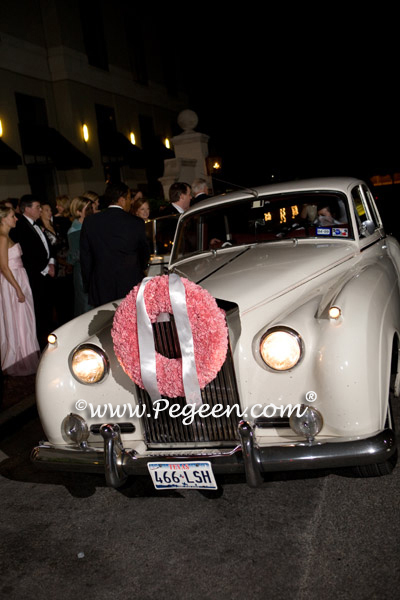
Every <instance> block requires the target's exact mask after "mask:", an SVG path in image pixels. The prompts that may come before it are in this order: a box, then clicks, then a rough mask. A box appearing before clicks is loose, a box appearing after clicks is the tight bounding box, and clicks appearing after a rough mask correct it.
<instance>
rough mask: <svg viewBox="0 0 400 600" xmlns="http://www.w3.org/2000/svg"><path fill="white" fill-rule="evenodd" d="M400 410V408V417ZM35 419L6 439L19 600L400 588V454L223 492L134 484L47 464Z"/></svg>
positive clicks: (7, 584) (14, 589)
mask: <svg viewBox="0 0 400 600" xmlns="http://www.w3.org/2000/svg"><path fill="white" fill-rule="evenodd" d="M397 422H398V417H397ZM41 437H43V433H42V431H41V427H40V424H39V421H38V420H37V419H31V420H29V421H28V422H26V423H25V424H24V425H22V426H21V427H20V428H19V429H18V430H17V431H15V432H14V434H13V435H11V436H9V437H7V438H5V439H3V440H2V441H1V442H0V452H1V454H0V456H1V463H0V496H1V507H2V511H1V517H2V519H1V523H2V525H1V550H0V552H1V554H0V557H1V567H2V568H1V575H0V594H1V596H2V597H4V598H7V599H8V600H14V599H15V600H25V599H26V600H28V599H29V600H36V599H37V600H39V598H42V597H43V596H46V597H48V598H51V599H52V600H69V599H71V600H72V599H76V598H78V597H86V598H88V599H89V600H91V599H92V598H93V599H94V598H98V599H100V600H101V599H103V598H110V597H113V598H116V599H119V598H126V599H128V598H129V599H131V598H140V599H141V600H147V599H149V600H150V599H151V600H152V599H164V598H165V599H167V598H168V599H170V598H174V599H182V600H191V599H196V600H197V599H199V600H200V599H202V600H203V599H222V600H225V599H226V600H228V599H239V598H261V597H262V598H271V599H272V598H273V599H274V600H280V599H282V600H283V599H285V600H287V599H290V600H302V599H306V598H307V599H310V600H312V599H314V598H315V599H317V598H318V599H320V598H324V599H328V600H329V599H337V598H341V599H347V598H349V599H350V598H351V599H352V600H355V599H366V598H379V599H380V600H385V599H390V598H393V597H396V596H397V595H398V589H399V585H400V563H399V556H400V541H399V540H400V520H399V518H398V506H399V501H398V498H399V496H400V467H397V468H396V469H395V471H394V473H393V475H391V476H388V477H383V478H379V479H355V478H353V477H350V476H349V474H348V473H345V472H340V473H339V472H337V473H332V472H331V473H323V472H316V473H310V472H309V473H297V474H286V475H285V474H283V475H282V474H280V475H279V474H277V475H274V476H273V477H272V478H271V479H270V480H269V481H267V482H266V483H265V484H264V485H263V486H262V487H261V488H259V489H256V490H254V489H250V488H248V487H247V486H246V485H245V484H244V483H243V479H242V478H241V477H226V478H220V479H219V483H220V489H219V491H218V492H216V493H215V494H210V495H206V494H202V493H199V492H197V491H184V492H177V491H170V492H156V491H155V490H154V489H153V488H152V484H151V483H150V481H149V480H147V479H144V478H139V479H136V480H133V481H131V482H129V484H128V485H127V486H126V487H125V488H124V489H122V490H119V491H116V490H113V489H109V488H107V487H105V484H104V480H103V478H102V477H100V476H84V475H78V474H60V473H40V472H36V471H34V470H33V468H32V466H31V464H30V462H29V452H30V449H31V447H32V446H33V445H34V444H35V443H36V442H37V441H38V440H39V439H40V438H41Z"/></svg>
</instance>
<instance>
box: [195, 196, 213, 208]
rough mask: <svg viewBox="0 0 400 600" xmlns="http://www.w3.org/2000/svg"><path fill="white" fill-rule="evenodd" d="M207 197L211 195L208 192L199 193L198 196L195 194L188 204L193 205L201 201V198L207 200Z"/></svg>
mask: <svg viewBox="0 0 400 600" xmlns="http://www.w3.org/2000/svg"><path fill="white" fill-rule="evenodd" d="M207 198H211V196H209V195H208V194H199V195H198V196H196V198H192V201H191V203H190V206H194V205H195V204H197V203H198V202H201V201H202V200H207Z"/></svg>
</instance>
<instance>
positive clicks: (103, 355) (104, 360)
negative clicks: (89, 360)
mask: <svg viewBox="0 0 400 600" xmlns="http://www.w3.org/2000/svg"><path fill="white" fill-rule="evenodd" d="M84 350H91V351H92V352H95V353H96V354H97V355H98V356H99V357H100V358H101V361H102V365H103V373H102V375H101V377H100V378H99V379H98V380H97V381H84V380H83V379H81V378H80V377H79V376H78V375H77V374H76V373H75V371H74V367H73V361H74V357H75V356H76V354H77V353H78V352H82V351H84ZM68 363H69V369H70V371H71V373H72V376H73V377H74V379H76V381H78V382H79V383H81V384H82V385H95V384H98V383H102V382H103V381H104V380H105V378H106V377H107V375H108V373H109V371H110V362H109V360H108V357H107V354H106V353H105V352H104V350H103V349H102V348H100V346H96V344H90V343H84V344H79V345H78V346H76V347H75V348H74V349H73V350H72V352H71V354H70V355H69V359H68Z"/></svg>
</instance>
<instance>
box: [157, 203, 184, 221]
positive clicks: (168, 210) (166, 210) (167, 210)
mask: <svg viewBox="0 0 400 600" xmlns="http://www.w3.org/2000/svg"><path fill="white" fill-rule="evenodd" d="M180 214H181V213H180V212H179V210H177V209H176V208H175V206H174V205H173V204H172V202H170V203H169V204H167V206H163V207H162V208H160V210H159V213H158V215H157V217H166V216H167V215H178V216H179V215H180Z"/></svg>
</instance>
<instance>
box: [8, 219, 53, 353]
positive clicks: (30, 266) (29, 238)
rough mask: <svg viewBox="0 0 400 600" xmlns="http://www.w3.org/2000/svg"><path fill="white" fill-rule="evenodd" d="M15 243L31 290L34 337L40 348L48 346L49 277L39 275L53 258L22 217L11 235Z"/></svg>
mask: <svg viewBox="0 0 400 600" xmlns="http://www.w3.org/2000/svg"><path fill="white" fill-rule="evenodd" d="M10 237H11V238H12V239H13V240H14V242H18V243H19V244H20V246H21V249H22V262H23V264H24V267H25V270H26V272H27V274H28V279H29V284H30V286H31V289H32V296H33V302H34V306H35V319H36V333H37V338H38V341H39V345H40V348H42V349H43V348H44V347H45V346H46V344H47V336H48V334H49V333H50V331H51V330H52V329H54V325H55V324H54V322H53V293H54V291H53V283H54V280H53V278H52V277H50V276H49V275H42V271H44V270H45V268H46V267H47V265H48V263H49V259H50V258H54V252H53V249H52V247H51V244H47V245H48V249H49V255H50V256H48V254H47V250H46V248H45V246H44V244H43V242H42V240H41V238H40V235H39V234H38V233H37V231H36V230H35V228H34V226H33V225H31V223H30V222H29V221H28V219H27V218H26V217H24V216H23V215H21V216H20V217H19V219H18V221H17V225H16V227H15V228H14V229H12V230H11V232H10Z"/></svg>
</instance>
